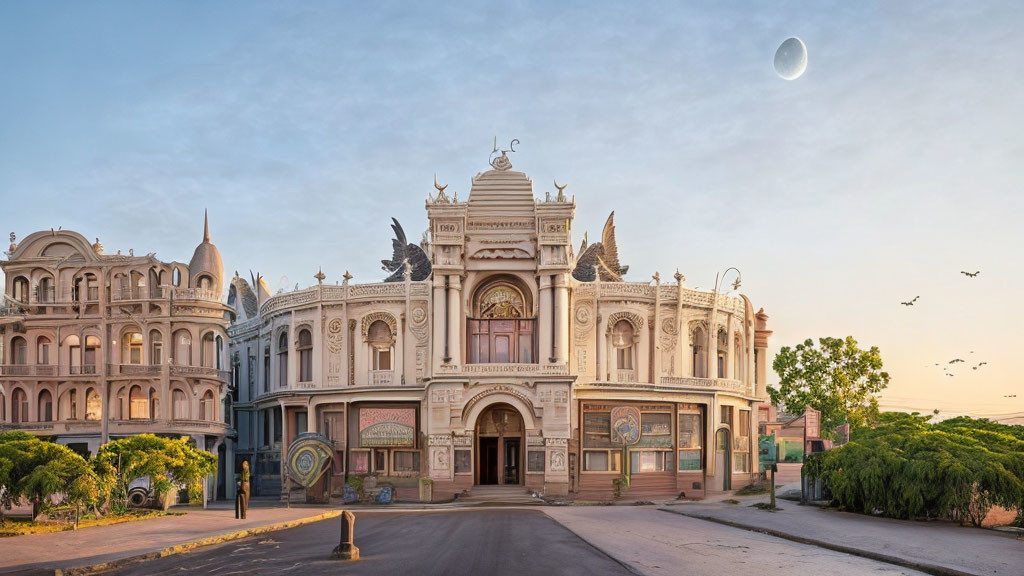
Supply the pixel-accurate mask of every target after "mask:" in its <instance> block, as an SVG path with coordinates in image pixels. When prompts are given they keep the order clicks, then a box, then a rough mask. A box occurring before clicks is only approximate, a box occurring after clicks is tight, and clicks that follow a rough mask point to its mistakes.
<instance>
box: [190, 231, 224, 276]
mask: <svg viewBox="0 0 1024 576" xmlns="http://www.w3.org/2000/svg"><path fill="white" fill-rule="evenodd" d="M203 220H204V222H203V243H202V244H200V245H199V246H196V251H195V253H194V254H192V260H190V261H189V263H188V271H189V274H190V275H191V276H192V277H193V278H195V277H196V276H197V275H199V274H200V273H203V272H206V273H207V274H213V275H214V276H216V277H217V280H218V281H219V280H220V278H221V276H223V275H224V263H223V262H222V261H221V259H220V251H219V250H217V247H216V246H214V245H213V243H211V242H210V218H209V216H208V215H204V216H203Z"/></svg>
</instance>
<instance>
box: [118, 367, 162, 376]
mask: <svg viewBox="0 0 1024 576" xmlns="http://www.w3.org/2000/svg"><path fill="white" fill-rule="evenodd" d="M107 373H108V374H109V375H110V376H159V375H160V365H159V364H107Z"/></svg>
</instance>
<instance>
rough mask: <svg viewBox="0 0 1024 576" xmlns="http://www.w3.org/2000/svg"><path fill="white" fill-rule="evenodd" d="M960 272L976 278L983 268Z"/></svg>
mask: <svg viewBox="0 0 1024 576" xmlns="http://www.w3.org/2000/svg"><path fill="white" fill-rule="evenodd" d="M960 273H961V274H963V275H964V276H967V277H968V278H974V277H975V276H977V275H978V274H981V270H977V271H975V272H965V271H963V270H961V271H960Z"/></svg>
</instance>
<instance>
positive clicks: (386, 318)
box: [361, 312, 398, 344]
mask: <svg viewBox="0 0 1024 576" xmlns="http://www.w3.org/2000/svg"><path fill="white" fill-rule="evenodd" d="M378 320H379V321H382V322H384V323H385V324H387V325H388V328H390V329H391V343H392V344H394V343H395V338H396V336H397V335H398V321H397V320H395V317H394V316H393V315H392V314H390V313H388V312H370V313H369V314H367V315H366V316H363V322H362V330H361V333H362V336H363V342H366V341H367V340H368V339H369V337H370V326H372V325H373V323H374V322H377V321H378Z"/></svg>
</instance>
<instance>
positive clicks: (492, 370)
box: [437, 363, 569, 376]
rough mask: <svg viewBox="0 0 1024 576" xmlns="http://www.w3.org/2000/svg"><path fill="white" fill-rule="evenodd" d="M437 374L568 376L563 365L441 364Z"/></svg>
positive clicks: (567, 369) (566, 369)
mask: <svg viewBox="0 0 1024 576" xmlns="http://www.w3.org/2000/svg"><path fill="white" fill-rule="evenodd" d="M437 373H438V374H473V375H479V376H509V375H520V376H568V375H569V368H568V367H567V366H566V365H565V364H509V363H488V364H465V365H462V366H459V365H456V364H442V365H441V366H439V367H438V370H437Z"/></svg>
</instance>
